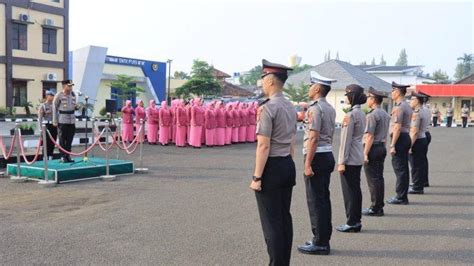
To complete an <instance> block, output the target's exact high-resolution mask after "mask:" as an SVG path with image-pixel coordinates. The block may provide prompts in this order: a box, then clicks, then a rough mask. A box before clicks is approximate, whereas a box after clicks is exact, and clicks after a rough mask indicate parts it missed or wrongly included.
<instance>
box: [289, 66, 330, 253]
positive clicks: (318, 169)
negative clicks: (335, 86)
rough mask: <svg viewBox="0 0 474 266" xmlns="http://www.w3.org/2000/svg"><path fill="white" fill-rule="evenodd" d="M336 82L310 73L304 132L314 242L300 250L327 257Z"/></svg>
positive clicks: (305, 175)
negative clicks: (332, 96)
mask: <svg viewBox="0 0 474 266" xmlns="http://www.w3.org/2000/svg"><path fill="white" fill-rule="evenodd" d="M335 81H336V80H335V79H330V78H325V77H323V76H321V75H319V74H318V73H317V72H315V71H311V73H310V83H311V87H310V89H309V92H308V96H309V98H310V99H311V100H313V102H312V103H311V105H310V106H309V108H308V111H307V112H306V119H305V121H304V123H305V131H304V140H303V141H304V143H303V154H304V181H305V185H306V201H307V203H308V211H309V218H310V221H311V231H312V232H313V238H312V239H311V240H310V241H308V242H306V243H305V244H304V245H302V246H299V247H298V251H300V252H301V253H306V254H314V255H328V254H329V253H330V250H331V248H330V245H329V240H330V239H331V235H332V224H331V199H330V197H329V195H330V193H329V183H330V179H331V173H332V172H333V171H334V167H335V165H336V162H335V160H334V155H333V153H332V150H333V148H332V140H333V136H334V129H335V126H336V125H335V124H336V111H335V110H334V108H333V107H332V106H331V105H330V104H329V103H328V102H327V101H326V96H327V94H328V93H329V91H331V83H333V82H335Z"/></svg>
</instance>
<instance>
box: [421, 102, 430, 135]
mask: <svg viewBox="0 0 474 266" xmlns="http://www.w3.org/2000/svg"><path fill="white" fill-rule="evenodd" d="M421 110H422V111H423V117H424V118H425V119H426V128H425V132H429V131H430V120H431V112H430V109H429V108H428V107H426V106H425V105H423V107H422V108H421Z"/></svg>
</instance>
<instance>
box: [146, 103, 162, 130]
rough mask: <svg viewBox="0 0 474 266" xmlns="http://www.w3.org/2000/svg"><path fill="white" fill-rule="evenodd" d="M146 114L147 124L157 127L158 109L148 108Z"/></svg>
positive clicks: (158, 119)
mask: <svg viewBox="0 0 474 266" xmlns="http://www.w3.org/2000/svg"><path fill="white" fill-rule="evenodd" d="M146 112H147V114H146V115H147V117H148V120H147V121H148V124H152V125H158V123H159V121H160V111H159V110H158V108H156V107H155V106H153V107H152V106H150V107H148V108H147V109H146Z"/></svg>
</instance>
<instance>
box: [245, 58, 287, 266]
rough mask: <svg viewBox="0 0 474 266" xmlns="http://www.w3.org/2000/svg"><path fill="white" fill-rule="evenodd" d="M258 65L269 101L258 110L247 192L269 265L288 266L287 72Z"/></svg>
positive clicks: (283, 69) (279, 68) (275, 67)
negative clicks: (252, 194) (254, 205)
mask: <svg viewBox="0 0 474 266" xmlns="http://www.w3.org/2000/svg"><path fill="white" fill-rule="evenodd" d="M262 65H263V74H262V80H263V92H264V93H265V95H266V96H268V97H269V98H268V99H267V100H266V101H264V102H263V103H262V104H261V106H260V107H259V109H258V115H257V130H256V131H257V142H258V143H257V151H256V159H255V171H254V175H253V177H252V182H251V184H250V188H251V189H252V190H254V191H255V196H256V198H257V205H258V211H259V214H260V221H261V223H262V229H263V235H264V237H265V242H266V244H267V251H268V255H269V256H270V265H289V264H290V257H291V245H292V241H293V223H292V218H291V213H290V205H291V195H292V191H293V186H294V185H295V178H296V168H295V163H294V161H293V155H294V145H295V139H296V111H295V109H294V107H293V105H292V104H291V102H290V101H288V100H286V99H285V98H284V97H283V92H282V91H283V85H284V84H285V81H286V79H287V78H288V73H287V72H288V70H291V68H289V67H286V66H283V65H280V64H273V63H270V62H268V61H267V60H263V61H262Z"/></svg>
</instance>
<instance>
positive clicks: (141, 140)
mask: <svg viewBox="0 0 474 266" xmlns="http://www.w3.org/2000/svg"><path fill="white" fill-rule="evenodd" d="M141 126H142V125H141V124H135V136H137V135H138V143H142V142H143V136H145V134H143V133H144V132H143V131H145V124H143V129H142V130H141V131H138V130H140V127H141Z"/></svg>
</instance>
